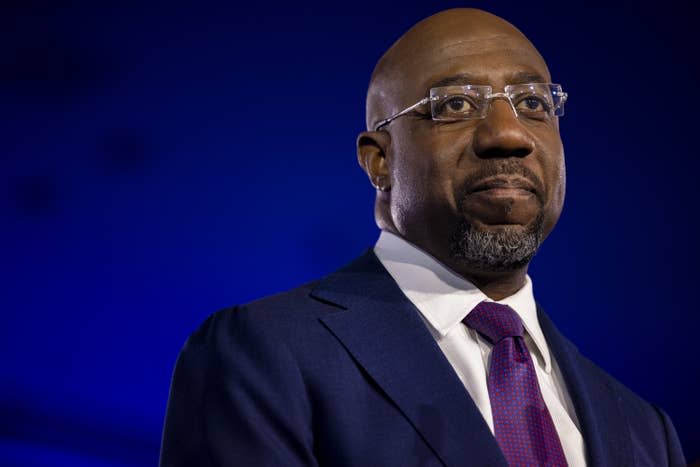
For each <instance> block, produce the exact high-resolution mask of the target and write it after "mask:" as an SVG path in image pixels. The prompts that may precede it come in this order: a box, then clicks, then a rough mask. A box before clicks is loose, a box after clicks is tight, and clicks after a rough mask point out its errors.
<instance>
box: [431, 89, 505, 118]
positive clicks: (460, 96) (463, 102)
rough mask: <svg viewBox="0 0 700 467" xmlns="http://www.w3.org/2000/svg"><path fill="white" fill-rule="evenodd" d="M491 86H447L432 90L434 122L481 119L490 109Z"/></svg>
mask: <svg viewBox="0 0 700 467" xmlns="http://www.w3.org/2000/svg"><path fill="white" fill-rule="evenodd" d="M490 93H491V88H490V86H473V85H468V86H445V87H439V88H432V89H431V90H430V111H431V113H432V115H433V120H440V121H448V122H449V121H457V120H469V119H472V118H481V117H483V116H484V115H485V114H486V110H487V109H488V97H487V96H488V95H489V94H490Z"/></svg>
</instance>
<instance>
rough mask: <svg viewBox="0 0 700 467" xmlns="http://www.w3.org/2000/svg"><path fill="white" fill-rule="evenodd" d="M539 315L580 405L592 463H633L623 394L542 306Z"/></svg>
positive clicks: (574, 401) (605, 464) (550, 344)
mask: <svg viewBox="0 0 700 467" xmlns="http://www.w3.org/2000/svg"><path fill="white" fill-rule="evenodd" d="M537 312H538V318H539V322H540V326H541V327H542V332H543V333H544V335H545V338H546V339H547V344H548V345H549V348H550V351H551V352H552V354H553V355H554V357H555V358H556V360H557V363H558V365H559V368H560V370H561V373H562V376H563V377H564V381H565V383H566V387H567V390H568V391H569V395H570V396H571V400H572V402H573V404H574V407H575V409H576V414H577V415H578V418H579V423H580V425H581V434H582V435H583V439H584V443H585V446H586V453H587V462H588V465H589V466H611V467H613V466H615V467H618V466H620V467H622V466H631V465H634V458H633V454H632V450H631V446H632V445H631V438H630V430H629V426H628V425H627V422H626V421H625V417H624V414H623V413H622V411H621V408H620V406H619V403H618V400H619V396H618V394H617V392H616V391H615V389H614V388H613V387H611V386H610V384H608V380H607V378H603V377H601V376H602V374H601V371H600V370H599V369H597V368H596V367H595V366H594V365H593V364H592V363H591V362H590V361H589V360H587V359H586V358H585V357H583V356H582V355H581V354H580V353H579V351H578V349H577V348H576V347H575V346H574V345H573V344H572V343H571V342H570V341H569V340H567V339H566V338H565V337H564V336H562V335H561V333H560V332H559V331H558V330H557V328H556V327H555V326H554V324H553V323H552V321H551V320H550V319H549V317H548V316H547V315H546V314H545V313H544V311H543V310H542V309H541V308H539V307H538V309H537Z"/></svg>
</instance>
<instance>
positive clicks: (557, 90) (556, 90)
mask: <svg viewBox="0 0 700 467" xmlns="http://www.w3.org/2000/svg"><path fill="white" fill-rule="evenodd" d="M534 85H537V86H542V85H544V86H548V87H549V88H550V90H551V92H552V95H553V96H554V97H558V98H559V103H558V105H556V106H554V105H553V106H552V110H551V111H550V112H549V113H550V115H552V116H557V117H561V116H562V115H564V104H565V103H566V100H567V99H568V97H569V94H568V93H566V92H564V91H562V89H561V85H560V84H554V83H523V84H508V85H506V87H505V88H504V89H503V91H504V92H493V87H492V86H490V85H473V84H465V85H461V86H441V87H437V88H430V91H429V93H430V96H428V97H424V98H423V99H421V100H419V101H418V102H416V103H415V104H413V105H410V106H408V107H406V108H405V109H403V110H402V111H400V112H397V113H395V114H394V115H392V116H391V117H388V118H385V119H383V120H380V121H378V122H377V123H376V124H375V125H374V131H379V130H380V129H381V128H382V127H383V126H386V125H388V124H389V123H391V122H392V121H394V120H396V119H397V118H399V117H401V116H403V115H406V114H407V113H409V112H413V111H414V110H416V109H417V108H418V107H421V106H423V105H426V104H429V103H432V102H434V101H437V100H440V99H442V98H443V97H444V96H435V95H433V94H437V91H438V90H440V89H444V88H455V87H457V88H462V89H473V88H480V89H482V90H484V91H486V93H485V97H484V99H486V100H487V101H488V104H487V107H486V108H487V110H486V111H485V112H484V113H483V115H479V116H476V117H467V118H460V119H449V120H445V119H436V118H435V116H434V115H433V111H432V108H431V111H430V114H431V116H432V118H433V120H434V121H451V122H454V121H464V120H476V119H481V118H485V117H486V115H487V114H488V109H489V108H490V106H491V101H492V100H493V99H505V100H507V101H508V103H509V104H510V108H511V109H513V114H514V115H515V116H516V118H517V117H519V114H518V111H517V109H516V108H515V104H513V100H512V99H511V97H510V93H509V91H510V90H511V89H513V87H515V86H517V87H521V86H534Z"/></svg>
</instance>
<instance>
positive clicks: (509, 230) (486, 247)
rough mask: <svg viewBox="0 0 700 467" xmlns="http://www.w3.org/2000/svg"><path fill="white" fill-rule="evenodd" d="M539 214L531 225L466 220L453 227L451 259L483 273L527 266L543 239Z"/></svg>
mask: <svg viewBox="0 0 700 467" xmlns="http://www.w3.org/2000/svg"><path fill="white" fill-rule="evenodd" d="M543 217H544V216H543V215H542V214H541V213H540V215H538V216H537V217H536V218H535V219H533V220H532V221H531V222H530V223H528V224H493V223H490V224H486V223H483V222H477V221H469V220H467V219H463V220H461V221H458V222H456V223H455V225H453V226H452V227H451V229H450V230H451V232H450V238H449V242H450V256H451V258H452V259H453V260H456V261H459V262H461V263H464V264H465V266H468V267H470V268H474V269H477V270H483V271H509V270H516V269H520V268H522V267H524V266H526V265H527V264H528V263H529V262H530V261H531V260H532V258H533V257H534V256H535V254H536V253H537V250H538V248H539V246H540V244H541V243H542V240H544V236H545V235H544V219H543Z"/></svg>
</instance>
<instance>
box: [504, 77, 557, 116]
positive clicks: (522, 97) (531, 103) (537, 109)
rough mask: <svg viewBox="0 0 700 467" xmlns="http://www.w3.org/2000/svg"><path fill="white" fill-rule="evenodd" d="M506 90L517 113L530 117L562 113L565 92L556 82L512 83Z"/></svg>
mask: <svg viewBox="0 0 700 467" xmlns="http://www.w3.org/2000/svg"><path fill="white" fill-rule="evenodd" d="M506 92H507V93H508V96H509V97H510V100H511V102H513V106H514V107H515V110H516V111H517V112H518V115H522V116H525V117H530V118H544V117H546V116H549V115H552V116H554V115H556V116H561V115H564V102H565V100H566V94H565V93H563V92H561V86H559V85H558V84H548V83H531V84H513V85H510V86H507V90H506Z"/></svg>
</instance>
